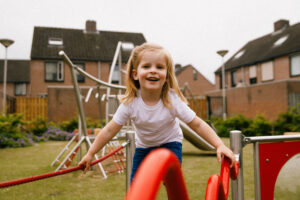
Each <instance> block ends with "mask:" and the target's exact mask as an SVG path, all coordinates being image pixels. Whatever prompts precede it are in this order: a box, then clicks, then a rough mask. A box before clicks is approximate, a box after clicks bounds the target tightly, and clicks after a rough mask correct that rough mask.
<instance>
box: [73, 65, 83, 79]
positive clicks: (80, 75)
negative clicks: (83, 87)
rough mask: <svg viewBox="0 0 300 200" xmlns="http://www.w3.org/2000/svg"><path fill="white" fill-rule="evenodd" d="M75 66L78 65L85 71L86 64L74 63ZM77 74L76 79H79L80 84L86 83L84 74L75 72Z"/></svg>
mask: <svg viewBox="0 0 300 200" xmlns="http://www.w3.org/2000/svg"><path fill="white" fill-rule="evenodd" d="M74 65H76V66H77V67H79V68H80V69H82V70H84V71H85V63H84V62H74ZM75 74H76V78H77V82H78V83H84V82H85V76H83V75H82V74H80V73H79V72H77V70H75ZM79 77H82V79H80V78H79Z"/></svg>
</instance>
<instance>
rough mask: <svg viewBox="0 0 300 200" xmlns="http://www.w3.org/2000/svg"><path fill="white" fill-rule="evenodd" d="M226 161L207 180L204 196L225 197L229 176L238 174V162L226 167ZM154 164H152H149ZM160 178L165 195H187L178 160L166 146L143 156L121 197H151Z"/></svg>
mask: <svg viewBox="0 0 300 200" xmlns="http://www.w3.org/2000/svg"><path fill="white" fill-rule="evenodd" d="M229 162H230V161H229V159H223V161H222V166H221V175H220V176H219V175H216V174H215V175H212V176H211V177H210V179H209V180H208V185H207V189H206V197H205V199H206V200H218V199H224V200H225V199H227V198H228V191H229V177H231V179H236V178H237V176H238V163H236V164H235V166H234V167H233V168H230V167H229ZM154 165H155V167H153V166H154ZM161 181H163V182H164V185H165V186H166V189H167V193H168V199H170V200H177V199H180V200H188V199H189V197H188V193H187V189H186V186H185V183H184V179H183V175H182V172H181V167H180V164H179V161H178V159H177V158H176V156H175V155H174V154H173V153H172V152H171V151H169V150H167V149H157V150H154V151H153V152H151V153H150V154H149V155H148V156H147V157H146V158H145V160H144V161H143V163H142V164H141V166H140V168H139V170H138V171H137V174H136V175H135V178H134V180H133V183H132V185H131V187H130V189H129V191H128V193H127V195H126V197H125V199H127V200H140V199H143V200H153V199H155V197H156V195H157V192H158V189H159V186H160V183H161ZM146 188H147V189H146Z"/></svg>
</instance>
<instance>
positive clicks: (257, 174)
mask: <svg viewBox="0 0 300 200" xmlns="http://www.w3.org/2000/svg"><path fill="white" fill-rule="evenodd" d="M253 153H254V156H253V159H254V184H255V185H254V186H255V199H256V200H260V199H261V193H260V166H259V142H255V143H253Z"/></svg>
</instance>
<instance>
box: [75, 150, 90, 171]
mask: <svg viewBox="0 0 300 200" xmlns="http://www.w3.org/2000/svg"><path fill="white" fill-rule="evenodd" d="M92 159H93V155H91V154H89V153H87V154H86V155H85V156H84V157H83V158H82V160H81V161H80V162H79V164H78V165H80V166H85V168H84V172H86V171H88V170H89V169H90V167H91V162H92Z"/></svg>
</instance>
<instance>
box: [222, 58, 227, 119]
mask: <svg viewBox="0 0 300 200" xmlns="http://www.w3.org/2000/svg"><path fill="white" fill-rule="evenodd" d="M222 99H223V120H226V118H227V115H226V91H225V66H224V57H223V56H222Z"/></svg>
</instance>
